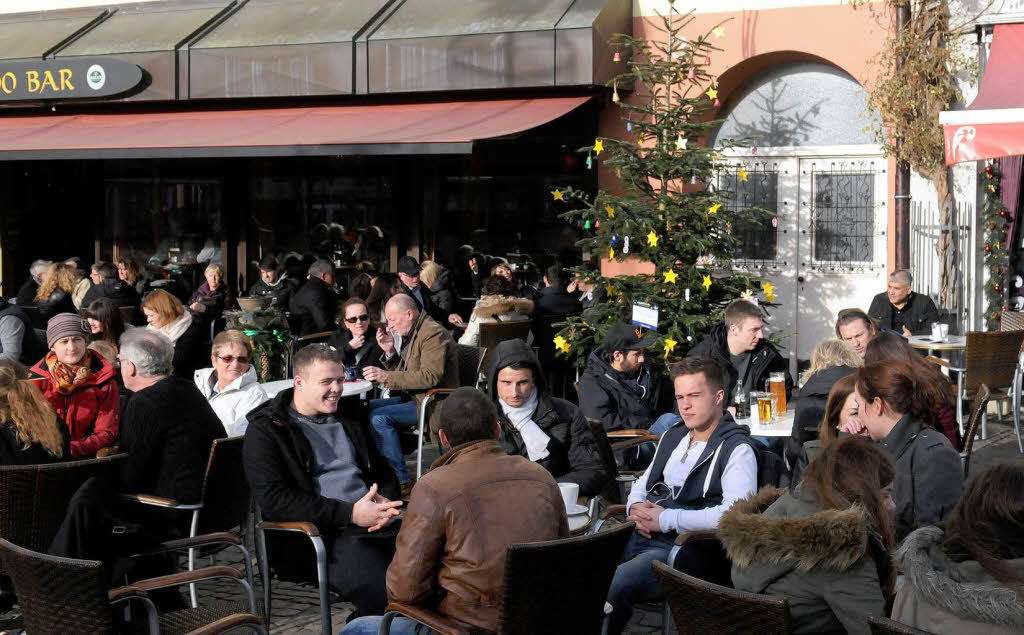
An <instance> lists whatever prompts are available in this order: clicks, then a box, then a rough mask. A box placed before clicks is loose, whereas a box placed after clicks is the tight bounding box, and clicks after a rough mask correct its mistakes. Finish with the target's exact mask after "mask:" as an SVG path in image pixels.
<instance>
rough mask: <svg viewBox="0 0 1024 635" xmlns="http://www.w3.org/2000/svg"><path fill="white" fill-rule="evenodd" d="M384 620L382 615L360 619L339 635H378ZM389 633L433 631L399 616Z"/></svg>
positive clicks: (402, 634)
mask: <svg viewBox="0 0 1024 635" xmlns="http://www.w3.org/2000/svg"><path fill="white" fill-rule="evenodd" d="M383 620H384V617H383V616H381V615H368V616H367V617H360V618H358V619H355V620H352V621H351V622H349V623H348V624H346V625H345V628H343V629H341V632H340V633H339V635H377V633H378V632H379V631H380V623H381V621H383ZM388 632H389V633H392V635H428V634H429V633H432V632H433V631H432V630H430V627H429V626H424V625H423V624H420V623H419V622H417V621H415V620H411V619H409V618H408V617H403V616H401V615H399V616H398V617H396V618H395V621H393V622H391V630H390V631H388Z"/></svg>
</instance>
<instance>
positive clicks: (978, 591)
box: [893, 527, 1024, 630]
mask: <svg viewBox="0 0 1024 635" xmlns="http://www.w3.org/2000/svg"><path fill="white" fill-rule="evenodd" d="M942 538H943V531H942V529H940V528H939V527H922V528H920V529H918V530H916V531H913V532H911V533H910V534H908V535H907V537H906V538H904V540H903V544H901V545H900V547H899V549H897V550H896V552H895V553H894V554H893V560H894V561H895V562H896V566H897V567H898V568H899V570H900V571H901V572H903V574H904V575H905V576H906V577H907V582H908V583H909V584H910V585H912V586H913V588H914V590H915V591H916V592H917V594H918V595H919V596H920V598H921V599H922V600H923V601H924V602H926V603H927V604H930V605H932V606H934V607H937V608H939V609H941V610H943V611H947V612H949V613H952V614H953V615H955V616H957V617H959V618H961V619H964V620H968V621H972V622H983V623H985V624H999V625H1002V626H1007V627H1011V628H1014V629H1015V630H1017V629H1021V628H1024V602H1022V601H1021V598H1019V597H1018V596H1017V594H1016V593H1014V592H1013V591H1012V590H1011V589H1009V588H1008V587H1006V586H1005V585H1003V584H1002V583H1000V582H999V581H998V580H995V579H994V578H992V576H991V575H989V573H988V572H987V571H985V569H983V568H982V567H981V565H980V564H978V563H977V562H975V561H973V560H967V561H964V562H954V561H952V560H950V559H949V557H948V556H947V555H946V553H945V552H944V551H943V550H942V547H941V546H940V544H939V543H941V542H942ZM1006 564H1007V565H1008V566H1009V567H1010V568H1011V569H1012V570H1014V571H1016V572H1017V573H1024V559H1016V560H1008V561H1006ZM902 594H903V591H901V595H902Z"/></svg>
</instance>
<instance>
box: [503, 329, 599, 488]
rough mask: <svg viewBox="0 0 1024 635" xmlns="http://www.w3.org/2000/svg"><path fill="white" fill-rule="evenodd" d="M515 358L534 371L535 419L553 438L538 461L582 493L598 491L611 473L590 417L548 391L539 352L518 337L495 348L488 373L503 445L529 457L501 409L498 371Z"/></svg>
mask: <svg viewBox="0 0 1024 635" xmlns="http://www.w3.org/2000/svg"><path fill="white" fill-rule="evenodd" d="M516 362H520V363H524V364H526V365H528V366H529V367H530V368H531V369H532V371H533V378H534V382H535V388H534V389H535V390H536V391H537V410H536V412H535V413H534V416H533V421H534V423H536V424H537V425H538V426H539V427H540V429H541V430H543V431H544V433H545V434H547V435H548V437H549V438H550V439H551V440H550V441H549V442H548V456H547V457H545V458H543V459H540V460H539V461H536V463H537V464H538V465H541V466H542V467H544V469H546V470H547V471H548V472H550V473H551V475H552V476H554V477H555V480H557V481H558V482H559V483H576V484H578V485H579V486H580V495H581V496H594V495H596V494H599V493H600V492H601V490H602V488H603V487H604V486H605V483H607V482H608V479H609V478H611V474H608V472H607V471H606V470H605V468H604V465H603V464H602V462H601V455H600V453H599V452H598V449H597V443H596V442H595V441H594V435H593V433H592V432H591V431H590V426H589V425H587V420H586V419H585V418H584V417H583V414H582V413H581V412H580V411H579V409H578V408H577V407H576V406H574V405H572V404H571V403H569V402H568V401H565V400H564V399H558V398H557V397H552V396H551V395H550V393H548V390H547V386H546V384H545V381H544V374H543V373H542V372H541V369H540V362H538V361H537V356H536V355H534V354H533V350H532V349H531V348H530V347H529V345H528V344H527V343H526V342H524V341H523V340H518V339H516V340H507V341H504V342H501V343H500V344H498V346H497V348H495V349H494V357H493V361H492V364H491V373H490V375H488V376H489V377H490V385H489V389H490V391H491V398H492V399H493V400H494V405H495V407H496V408H497V410H498V419H499V421H500V422H501V438H500V439H499V440H498V441H499V443H500V444H501V447H502V448H504V450H505V451H506V452H508V453H509V454H512V455H516V454H518V455H519V456H523V457H527V458H529V457H528V453H527V451H526V444H525V443H524V442H523V437H522V435H520V434H519V431H517V430H516V429H515V428H514V427H512V424H511V423H510V422H509V420H508V418H507V417H505V415H504V414H503V413H502V408H501V404H500V403H499V401H498V373H499V372H500V371H501V370H502V369H503V368H506V367H507V366H510V365H511V364H513V363H516Z"/></svg>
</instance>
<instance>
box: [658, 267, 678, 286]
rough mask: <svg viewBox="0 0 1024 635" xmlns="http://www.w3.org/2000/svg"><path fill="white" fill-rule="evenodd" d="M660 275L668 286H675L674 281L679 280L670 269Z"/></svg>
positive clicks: (676, 274)
mask: <svg viewBox="0 0 1024 635" xmlns="http://www.w3.org/2000/svg"><path fill="white" fill-rule="evenodd" d="M661 275H663V276H665V282H666V283H668V284H675V283H676V280H677V279H678V278H679V274H678V273H676V272H675V271H672V270H671V269H669V270H668V271H663V272H662V273H661Z"/></svg>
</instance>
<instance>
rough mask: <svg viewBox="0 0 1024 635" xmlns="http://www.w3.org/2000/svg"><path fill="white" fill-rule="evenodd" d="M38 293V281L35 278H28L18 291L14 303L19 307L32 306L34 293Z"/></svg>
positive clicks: (34, 301) (34, 300)
mask: <svg viewBox="0 0 1024 635" xmlns="http://www.w3.org/2000/svg"><path fill="white" fill-rule="evenodd" d="M38 292H39V280H37V279H36V277H35V276H29V277H28V280H26V281H25V283H24V284H22V285H21V287H20V288H19V289H18V295H17V296H16V300H15V302H16V303H17V304H20V305H21V306H32V305H33V304H35V303H36V293H38Z"/></svg>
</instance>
